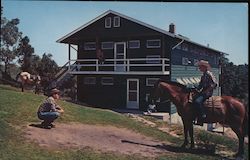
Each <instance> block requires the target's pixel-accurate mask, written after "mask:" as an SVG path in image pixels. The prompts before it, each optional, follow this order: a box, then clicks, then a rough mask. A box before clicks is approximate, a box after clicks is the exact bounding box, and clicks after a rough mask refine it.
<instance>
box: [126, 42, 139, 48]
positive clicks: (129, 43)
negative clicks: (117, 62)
mask: <svg viewBox="0 0 250 160" xmlns="http://www.w3.org/2000/svg"><path fill="white" fill-rule="evenodd" d="M128 46H129V48H140V41H139V40H132V41H129V42H128Z"/></svg>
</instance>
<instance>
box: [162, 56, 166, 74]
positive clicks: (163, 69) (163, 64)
mask: <svg viewBox="0 0 250 160" xmlns="http://www.w3.org/2000/svg"><path fill="white" fill-rule="evenodd" d="M162 72H165V60H164V58H163V59H162Z"/></svg>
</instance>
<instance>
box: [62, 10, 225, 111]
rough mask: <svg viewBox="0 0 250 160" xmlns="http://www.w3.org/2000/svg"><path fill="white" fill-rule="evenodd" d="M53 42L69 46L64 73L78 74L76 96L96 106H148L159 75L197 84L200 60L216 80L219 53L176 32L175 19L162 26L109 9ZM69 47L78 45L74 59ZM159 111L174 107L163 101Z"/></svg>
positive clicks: (138, 107)
mask: <svg viewBox="0 0 250 160" xmlns="http://www.w3.org/2000/svg"><path fill="white" fill-rule="evenodd" d="M57 42H59V43H65V44H68V45H69V64H70V65H69V68H68V73H70V74H73V75H76V76H77V98H78V100H79V101H83V102H86V103H89V104H92V105H96V106H100V107H105V108H127V109H138V110H146V108H147V99H148V96H149V93H150V91H151V89H152V87H153V85H154V83H155V82H156V81H157V80H158V79H159V78H162V79H165V80H171V81H177V82H179V83H182V84H185V85H193V84H197V83H199V78H200V76H201V73H200V72H199V70H198V69H197V66H196V63H197V62H198V61H199V60H201V59H203V60H207V61H209V63H210V64H211V66H212V71H213V72H214V74H215V76H216V77H217V79H219V74H220V67H219V63H218V62H219V57H220V56H221V54H222V52H220V51H217V50H215V49H212V48H209V47H206V46H203V45H200V44H198V43H195V42H192V41H191V40H189V39H188V38H186V37H183V36H181V35H178V34H176V33H175V25H174V24H170V25H169V31H165V30H162V29H159V28H157V27H154V26H151V25H149V24H146V23H144V22H141V21H139V20H136V19H133V18H131V17H128V16H126V15H123V14H120V13H118V12H114V11H112V10H108V11H107V12H105V13H103V14H102V15H100V16H98V17H96V18H95V19H93V20H91V21H90V22H88V23H86V24H84V25H83V26H81V27H80V28H78V29H76V30H74V31H72V32H71V33H69V34H67V35H65V36H64V37H62V38H61V39H59V40H58V41H57ZM72 46H77V47H75V50H76V51H77V59H75V60H72V59H71V48H72ZM215 94H216V95H218V94H220V87H218V88H217V90H216V92H215ZM158 110H160V111H166V112H169V113H174V112H175V107H174V106H173V105H170V103H167V104H164V105H161V106H159V107H158Z"/></svg>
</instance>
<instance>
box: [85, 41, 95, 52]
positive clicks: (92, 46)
mask: <svg viewBox="0 0 250 160" xmlns="http://www.w3.org/2000/svg"><path fill="white" fill-rule="evenodd" d="M84 50H87V51H88V50H96V44H95V42H85V43H84Z"/></svg>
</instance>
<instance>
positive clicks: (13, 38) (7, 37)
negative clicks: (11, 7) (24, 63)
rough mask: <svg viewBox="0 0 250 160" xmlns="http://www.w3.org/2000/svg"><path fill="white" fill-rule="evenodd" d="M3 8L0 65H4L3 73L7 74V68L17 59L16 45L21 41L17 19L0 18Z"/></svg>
mask: <svg viewBox="0 0 250 160" xmlns="http://www.w3.org/2000/svg"><path fill="white" fill-rule="evenodd" d="M2 10H3V7H2V6H1V36H0V39H1V42H0V43H1V48H0V51H1V52H0V63H4V72H5V73H6V74H7V73H8V72H9V71H8V66H9V65H10V64H11V62H12V61H13V60H14V59H15V58H16V57H17V52H16V49H17V44H18V42H19V40H20V39H21V36H22V32H19V30H18V27H17V25H18V24H19V19H18V18H15V19H12V20H8V19H7V18H5V17H2Z"/></svg>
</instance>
